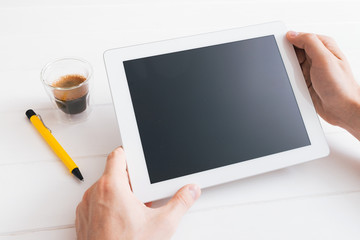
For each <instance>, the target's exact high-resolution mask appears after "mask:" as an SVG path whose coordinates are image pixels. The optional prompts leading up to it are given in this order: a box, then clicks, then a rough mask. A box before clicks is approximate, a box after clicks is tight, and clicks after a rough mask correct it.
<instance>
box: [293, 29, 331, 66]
mask: <svg viewBox="0 0 360 240" xmlns="http://www.w3.org/2000/svg"><path fill="white" fill-rule="evenodd" d="M286 38H287V39H288V40H289V42H290V43H292V44H293V45H294V46H295V47H297V48H301V49H304V50H305V53H306V54H307V55H308V56H309V57H310V58H311V60H314V61H315V62H318V61H319V62H322V61H323V60H327V59H328V57H329V56H330V55H331V54H330V51H329V50H328V49H327V48H326V47H325V45H324V44H323V42H322V41H321V40H320V39H319V38H318V36H317V35H316V34H313V33H298V32H293V31H289V32H288V33H287V34H286Z"/></svg>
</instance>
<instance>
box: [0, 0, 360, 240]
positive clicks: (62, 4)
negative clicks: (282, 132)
mask: <svg viewBox="0 0 360 240" xmlns="http://www.w3.org/2000/svg"><path fill="white" fill-rule="evenodd" d="M31 2H32V3H31V4H30V3H29V1H26V0H15V1H14V0H3V1H1V3H0V36H1V37H0V66H1V67H0V82H1V87H0V115H1V118H0V133H1V134H0V153H1V155H2V157H1V158H0V189H1V195H0V213H1V214H0V240H2V239H7V240H8V239H11V240H15V239H16V240H22V239H27V240H31V239H36V240H42V239H44V240H45V239H52V240H57V239H59V240H60V239H76V234H75V228H74V219H75V208H76V206H77V204H78V202H79V201H80V200H81V197H82V195H83V193H84V191H85V190H86V189H87V188H88V187H89V186H91V185H92V184H93V183H94V182H95V181H96V180H97V179H98V178H99V176H100V175H101V174H102V171H103V168H104V164H105V160H106V156H107V154H108V153H109V152H111V151H112V149H114V148H115V147H116V146H118V145H120V144H121V138H120V134H119V129H118V127H117V125H116V119H115V115H114V111H113V105H112V100H111V96H110V91H109V87H108V83H107V78H106V73H105V68H104V65H103V58H102V54H103V52H104V51H105V50H106V49H110V48H115V47H121V46H128V45H134V44H140V43H145V42H151V41H158V40H163V39H169V38H175V37H180V36H186V35H193V34H198V33H204V32H210V31H216V30H222V29H228V28H233V27H241V26H246V25H251V24H257V23H262V22H267V21H274V20H281V21H284V22H285V23H286V24H287V26H288V28H289V29H294V30H298V31H307V32H316V33H321V34H325V35H330V36H332V37H334V38H335V39H336V40H337V42H338V44H339V45H340V47H341V48H342V50H343V51H344V53H345V54H346V56H347V57H348V60H349V61H350V63H351V65H352V66H353V73H354V75H355V77H356V78H357V79H358V80H359V79H360V68H359V67H357V66H360V60H359V57H358V56H360V47H359V44H358V43H359V41H360V14H359V7H360V4H359V2H358V1H340V0H334V1H325V0H313V1H297V0H291V1H265V0H255V1H246V0H239V1H230V0H226V1H220V0H218V1H216V0H213V1H205V0H192V1H190V0H188V1H175V0H173V1H124V0H120V1H115V0H105V1H95V0H90V1H81V0H76V1H72V0H63V1H60V0H58V1H51V3H50V1H45V0H34V1H31ZM64 56H78V57H82V58H84V59H87V60H88V61H90V62H91V64H92V65H93V67H94V84H93V89H92V90H93V91H92V96H91V97H92V100H93V113H92V115H91V117H90V118H89V120H88V121H87V122H85V123H82V124H77V125H64V124H60V123H58V122H57V121H56V119H55V118H54V109H53V108H52V105H51V103H50V101H49V99H48V96H47V95H46V93H45V91H44V89H43V87H42V85H41V82H40V79H39V75H40V70H41V69H42V67H43V66H44V65H45V64H46V63H47V62H49V61H51V60H53V59H56V58H61V57H64ZM28 108H33V109H34V110H35V111H37V112H38V113H39V114H41V115H42V117H43V119H44V121H45V122H46V124H47V125H48V127H49V128H51V129H52V131H53V134H54V136H55V137H56V138H57V139H58V140H59V141H60V142H61V143H62V145H63V147H64V148H65V149H66V150H67V151H68V153H69V154H70V155H71V156H72V157H73V158H74V160H75V162H76V163H77V164H78V165H79V167H80V169H81V170H82V172H83V175H84V177H85V179H86V181H85V182H84V183H79V182H77V181H75V180H74V178H72V177H71V176H70V175H69V173H68V171H67V170H66V168H65V167H64V166H63V164H62V163H61V162H60V161H59V160H58V159H57V158H56V156H55V155H54V153H53V152H52V151H51V150H50V149H49V147H48V146H47V145H46V143H45V142H44V141H43V140H42V139H41V137H40V136H39V135H38V134H37V133H36V132H35V130H34V128H33V127H32V126H31V124H30V123H29V121H28V120H27V118H26V117H25V115H24V112H25V110H26V109H28ZM321 122H322V125H323V129H324V131H325V135H326V138H327V140H328V143H329V146H330V150H331V153H330V155H329V156H328V157H326V158H322V159H318V160H314V161H311V162H308V163H304V164H301V165H297V166H293V167H289V168H285V169H281V170H278V171H274V172H270V173H267V174H262V175H258V176H255V177H251V178H247V179H243V180H240V181H236V182H232V183H229V184H224V185H221V186H217V187H213V188H209V189H205V190H204V191H203V194H202V197H201V198H200V199H199V201H198V202H197V203H196V204H195V205H194V207H193V208H192V209H191V211H190V212H189V213H188V214H187V215H186V216H185V217H184V218H183V220H182V222H181V224H180V227H179V228H178V231H177V232H176V234H175V235H174V237H173V239H219V238H223V239H277V240H279V239H280V240H281V239H305V238H306V239H348V240H349V239H359V236H360V227H359V223H360V144H359V142H358V141H357V140H356V139H355V138H354V137H352V136H351V135H350V134H348V133H347V132H345V131H344V130H342V129H340V128H337V127H334V126H330V125H329V124H327V123H325V122H324V121H321ZM159 204H160V203H159Z"/></svg>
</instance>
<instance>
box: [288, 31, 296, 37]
mask: <svg viewBox="0 0 360 240" xmlns="http://www.w3.org/2000/svg"><path fill="white" fill-rule="evenodd" d="M288 34H289V36H290V37H296V36H297V35H298V34H299V33H298V32H295V31H289V32H288Z"/></svg>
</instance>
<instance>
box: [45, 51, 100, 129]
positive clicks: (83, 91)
mask: <svg viewBox="0 0 360 240" xmlns="http://www.w3.org/2000/svg"><path fill="white" fill-rule="evenodd" d="M92 76H93V70H92V67H91V65H90V63H89V62H87V61H85V60H83V59H80V58H62V59H58V60H55V61H53V62H50V63H48V64H46V65H45V67H44V68H43V69H42V71H41V81H42V83H43V85H44V87H45V89H46V92H47V93H48V95H49V97H50V99H51V102H52V103H53V106H54V108H56V109H58V110H59V111H57V113H58V116H59V117H60V119H61V120H62V121H64V122H70V123H71V122H74V123H75V122H79V121H83V120H86V119H87V117H88V116H89V114H90V112H91V107H90V83H91V79H92Z"/></svg>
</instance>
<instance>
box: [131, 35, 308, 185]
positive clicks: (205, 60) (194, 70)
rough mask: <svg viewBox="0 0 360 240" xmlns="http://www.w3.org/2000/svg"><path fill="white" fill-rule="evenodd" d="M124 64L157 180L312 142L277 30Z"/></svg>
mask: <svg viewBox="0 0 360 240" xmlns="http://www.w3.org/2000/svg"><path fill="white" fill-rule="evenodd" d="M124 67H125V73H126V77H127V81H128V85H129V89H130V95H131V99H132V103H133V107H134V111H135V116H136V120H137V125H138V129H139V134H140V138H141V143H142V147H143V150H144V156H145V160H146V165H147V169H148V172H149V177H150V181H151V183H156V182H160V181H164V180H167V179H172V178H176V177H180V176H185V175H188V174H192V173H198V172H201V171H205V170H209V169H214V168H218V167H222V166H226V165H230V164H234V163H238V162H242V161H246V160H251V159H254V158H258V157H262V156H267V155H270V154H274V153H279V152H283V151H287V150H291V149H295V148H300V147H304V146H307V145H310V140H309V137H308V135H307V132H306V129H305V126H304V123H303V120H302V117H301V114H300V111H299V108H298V105H297V102H296V99H295V97H294V94H293V91H292V88H291V85H290V82H289V78H288V76H287V73H286V70H285V67H284V64H283V61H282V58H281V56H280V53H279V49H278V46H277V44H276V41H275V38H274V36H272V35H270V36H265V37H259V38H253V39H248V40H242V41H236V42H231V43H225V44H219V45H214V46H209V47H202V48H197V49H191V50H186V51H180V52H174V53H169V54H163V55H157V56H151V57H146V58H140V59H134V60H129V61H124ZM265 164H266V163H265Z"/></svg>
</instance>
